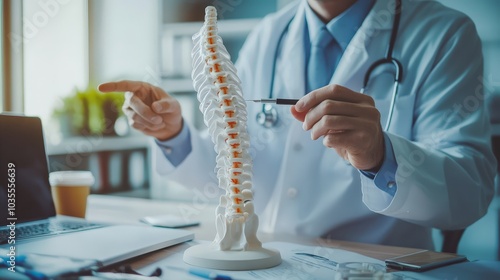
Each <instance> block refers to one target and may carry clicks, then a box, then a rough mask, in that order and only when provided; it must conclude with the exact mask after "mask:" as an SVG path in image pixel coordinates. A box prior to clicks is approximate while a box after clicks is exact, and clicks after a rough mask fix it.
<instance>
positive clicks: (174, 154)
mask: <svg viewBox="0 0 500 280" xmlns="http://www.w3.org/2000/svg"><path fill="white" fill-rule="evenodd" d="M155 143H156V145H158V147H159V148H160V150H161V151H162V152H163V155H165V157H166V158H167V159H168V161H170V163H172V165H173V166H175V167H177V166H179V164H181V163H182V162H183V161H184V160H185V159H186V157H187V156H188V155H189V154H190V153H191V150H192V146H191V133H190V132H189V128H188V126H187V125H186V124H185V123H184V124H183V126H182V130H181V132H180V133H179V134H178V135H177V136H175V137H174V138H172V139H169V140H165V141H160V140H158V139H155Z"/></svg>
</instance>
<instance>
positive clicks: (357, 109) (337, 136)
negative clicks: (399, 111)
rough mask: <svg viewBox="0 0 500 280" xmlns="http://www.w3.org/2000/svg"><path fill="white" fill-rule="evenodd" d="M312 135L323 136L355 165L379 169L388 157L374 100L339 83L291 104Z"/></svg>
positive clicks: (293, 113) (294, 112) (315, 91)
mask: <svg viewBox="0 0 500 280" xmlns="http://www.w3.org/2000/svg"><path fill="white" fill-rule="evenodd" d="M291 112H292V115H293V116H294V117H295V118H296V119H297V120H299V121H301V122H303V127H304V130H307V131H311V138H312V139H313V140H316V139H318V138H320V137H321V136H323V137H324V138H323V145H325V146H326V147H329V148H333V149H335V150H336V152H337V153H338V154H339V155H340V156H341V157H342V158H344V159H345V160H347V161H349V162H350V163H351V164H352V166H354V167H355V168H357V169H360V170H370V171H374V172H376V171H378V169H379V168H380V166H381V165H382V161H383V159H384V152H385V151H384V147H385V146H384V136H383V130H382V127H381V125H380V112H379V111H378V110H377V108H375V102H374V101H373V99H372V98H371V97H370V96H368V95H365V94H362V93H358V92H354V91H352V90H350V89H348V88H345V87H342V86H339V85H328V86H325V87H323V88H320V89H317V90H314V91H312V92H310V93H308V94H307V95H305V96H304V97H302V98H301V99H300V100H299V101H298V102H297V104H296V105H295V106H292V107H291Z"/></svg>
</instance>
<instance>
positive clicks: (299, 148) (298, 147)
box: [293, 143, 302, 152]
mask: <svg viewBox="0 0 500 280" xmlns="http://www.w3.org/2000/svg"><path fill="white" fill-rule="evenodd" d="M293 150H294V151H296V152H298V151H300V150H302V145H301V144H300V143H297V144H295V145H293Z"/></svg>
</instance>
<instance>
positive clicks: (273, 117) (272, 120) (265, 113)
mask: <svg viewBox="0 0 500 280" xmlns="http://www.w3.org/2000/svg"><path fill="white" fill-rule="evenodd" d="M401 6H402V5H401V0H396V5H395V7H394V21H393V24H392V31H391V37H390V39H389V46H388V47H387V51H386V54H385V57H384V58H382V59H379V60H377V61H375V62H374V63H373V64H372V65H370V67H368V70H367V71H366V73H365V76H364V79H363V87H362V88H361V90H360V92H361V93H365V91H366V88H367V86H368V83H369V81H370V77H371V74H372V73H373V72H374V71H375V69H377V67H380V66H382V65H384V64H389V65H392V66H393V67H394V70H395V74H394V87H393V91H392V97H391V101H390V105H389V111H388V115H387V121H386V124H385V126H384V131H389V128H390V126H391V121H392V116H393V113H394V107H395V106H396V98H397V95H398V90H399V84H400V83H401V82H402V80H403V70H404V68H403V65H402V64H401V62H400V61H399V60H397V59H395V58H394V57H393V56H392V54H393V50H394V45H395V44H396V39H397V35H398V29H399V23H400V20H401ZM292 20H293V18H292ZM292 20H290V22H289V23H288V24H287V26H286V27H285V29H284V30H283V32H282V33H281V35H280V38H279V39H278V45H277V47H276V50H275V54H274V61H273V66H272V72H271V73H272V75H271V82H270V88H269V98H268V99H262V100H268V102H262V103H264V104H263V105H262V111H261V112H259V113H257V123H258V124H260V125H262V126H263V127H265V128H272V127H274V126H275V125H276V124H277V122H278V119H279V116H278V112H277V110H276V108H274V106H272V105H271V104H270V103H276V104H285V103H277V102H272V101H273V100H284V99H280V98H278V99H272V98H273V89H274V79H275V77H274V76H275V73H276V60H277V57H278V52H279V50H280V48H281V42H282V40H283V37H284V35H285V33H286V32H287V30H288V27H289V26H290V23H291V21H292ZM295 103H296V102H295ZM295 103H293V104H295ZM287 104H288V103H287ZM293 104H291V103H290V105H293Z"/></svg>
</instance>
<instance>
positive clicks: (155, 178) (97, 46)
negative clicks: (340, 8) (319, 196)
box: [0, 0, 500, 260]
mask: <svg viewBox="0 0 500 280" xmlns="http://www.w3.org/2000/svg"><path fill="white" fill-rule="evenodd" d="M439 1H440V2H443V3H444V4H445V5H447V6H450V7H453V8H455V9H458V10H460V11H462V12H464V13H466V14H467V15H469V16H470V17H471V18H472V19H473V21H474V22H475V23H476V26H477V29H478V31H479V35H480V37H481V39H482V41H483V52H484V56H485V73H484V88H485V92H486V93H487V96H488V104H489V106H490V108H491V121H492V123H493V125H494V126H493V127H494V131H493V135H494V136H493V140H494V141H493V143H495V147H494V148H495V150H496V152H497V153H498V152H499V150H500V148H499V147H498V142H499V138H500V105H499V104H500V103H499V101H498V100H499V99H500V69H499V65H500V32H499V31H498V28H499V27H500V19H499V18H498V15H499V14H500V1H497V0H477V1H469V0H439ZM290 2H293V1H291V0H210V1H209V0H23V1H17V0H0V3H1V5H0V9H1V13H0V14H1V21H0V24H1V28H2V36H1V38H0V48H1V51H2V56H1V58H0V59H1V63H0V66H1V67H2V69H1V70H2V71H1V73H2V75H1V76H0V89H1V92H0V109H1V110H2V111H3V112H16V113H24V114H26V115H35V116H39V117H40V118H41V119H42V121H43V124H44V130H45V139H46V146H47V152H48V155H49V167H50V169H51V171H58V170H79V169H88V170H91V171H92V172H93V174H94V175H95V176H96V177H97V179H98V180H97V182H96V184H95V186H94V187H93V192H94V193H101V194H110V195H124V196H137V197H144V198H153V199H170V200H180V201H183V200H184V201H190V200H191V199H192V197H193V193H192V191H191V190H190V189H187V188H184V187H183V186H179V185H177V184H175V183H173V182H170V181H169V180H168V178H165V177H161V176H159V175H157V174H155V172H154V171H153V170H152V168H151V162H150V161H151V156H150V145H151V139H148V138H147V137H144V136H142V135H140V134H138V133H135V132H134V131H131V130H130V129H128V125H127V123H126V120H125V119H124V117H123V116H122V114H121V103H122V102H123V96H122V94H118V93H116V94H106V95H103V94H101V93H99V92H97V91H96V90H95V88H96V86H97V85H98V84H99V83H102V82H105V81H111V80H119V79H133V80H141V81H146V82H149V83H152V84H155V85H158V86H161V87H163V88H164V89H165V90H166V91H168V92H169V93H170V94H172V95H175V96H176V97H177V98H178V99H179V101H180V102H181V104H182V106H183V112H184V117H185V118H186V121H188V122H190V123H191V124H193V125H194V126H196V127H199V128H201V127H202V125H203V123H202V119H201V115H200V113H199V110H198V102H197V100H196V96H195V94H194V92H193V88H192V85H191V79H190V73H191V58H190V52H191V48H192V43H191V36H192V35H193V34H194V33H195V32H197V31H198V30H199V28H200V27H201V25H202V23H201V22H200V21H202V20H203V16H204V8H205V7H206V6H207V5H213V6H215V7H216V8H217V9H218V13H219V18H220V19H221V20H220V23H219V30H220V34H221V36H222V37H223V39H224V43H225V45H226V47H227V49H228V50H229V52H230V53H231V56H232V59H233V61H235V60H236V59H237V57H238V51H239V48H240V47H241V45H242V44H243V42H244V40H245V38H246V36H247V34H248V33H249V32H250V31H251V29H252V28H253V27H254V26H255V25H256V24H257V23H258V22H259V20H260V19H261V18H262V17H264V16H265V15H267V14H269V13H272V12H275V11H277V10H279V9H281V8H282V7H284V6H285V5H287V4H289V3H290ZM403 5H404V3H403ZM0 133H4V132H0ZM0 156H1V155H0ZM497 181H498V180H497ZM497 189H498V186H497ZM499 209H500V203H499V196H498V191H497V196H496V198H495V200H494V202H493V203H492V206H491V210H490V211H489V213H488V214H487V215H486V216H485V217H484V218H483V219H481V220H480V221H478V222H477V223H476V224H474V225H473V226H472V227H470V228H469V229H468V230H467V231H466V232H465V235H464V237H463V239H462V242H461V244H460V248H459V252H460V253H464V254H467V255H468V256H470V258H472V259H474V258H481V259H490V260H492V259H499V254H500V253H499V249H498V247H499V246H500V245H499V244H500V242H499V239H500V232H499V224H500V215H499V211H500V210H499ZM435 242H436V245H438V246H440V245H439V244H440V242H441V239H440V236H439V234H438V232H437V231H436V234H435Z"/></svg>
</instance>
